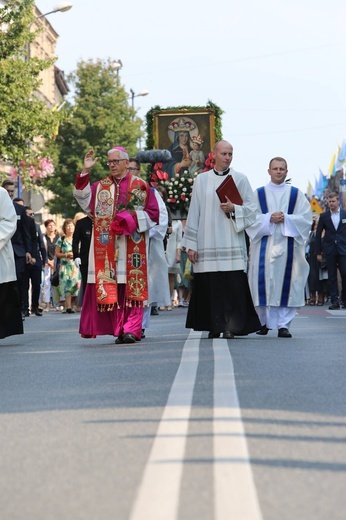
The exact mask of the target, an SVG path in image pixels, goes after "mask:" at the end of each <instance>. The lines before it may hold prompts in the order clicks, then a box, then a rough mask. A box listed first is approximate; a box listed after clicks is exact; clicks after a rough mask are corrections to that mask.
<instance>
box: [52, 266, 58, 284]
mask: <svg viewBox="0 0 346 520" xmlns="http://www.w3.org/2000/svg"><path fill="white" fill-rule="evenodd" d="M50 283H51V285H52V286H53V287H58V285H59V269H56V270H55V271H54V273H53V274H52V278H51V279H50Z"/></svg>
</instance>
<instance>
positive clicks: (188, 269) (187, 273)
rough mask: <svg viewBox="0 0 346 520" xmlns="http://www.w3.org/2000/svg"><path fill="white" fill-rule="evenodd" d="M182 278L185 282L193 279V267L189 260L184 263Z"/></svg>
mask: <svg viewBox="0 0 346 520" xmlns="http://www.w3.org/2000/svg"><path fill="white" fill-rule="evenodd" d="M184 278H185V279H186V280H191V279H192V278H193V267H192V263H191V262H190V260H189V259H187V260H186V263H185V269H184Z"/></svg>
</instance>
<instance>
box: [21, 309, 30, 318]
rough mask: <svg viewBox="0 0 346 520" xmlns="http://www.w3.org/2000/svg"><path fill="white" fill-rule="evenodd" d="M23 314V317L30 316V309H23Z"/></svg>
mask: <svg viewBox="0 0 346 520" xmlns="http://www.w3.org/2000/svg"><path fill="white" fill-rule="evenodd" d="M22 316H23V318H29V316H30V311H29V309H28V310H26V311H23V312H22Z"/></svg>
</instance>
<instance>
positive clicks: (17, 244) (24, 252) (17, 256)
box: [2, 180, 32, 319]
mask: <svg viewBox="0 0 346 520" xmlns="http://www.w3.org/2000/svg"><path fill="white" fill-rule="evenodd" d="M2 187H3V188H5V190H7V192H8V194H9V196H10V198H11V200H12V202H13V205H14V209H15V211H16V213H17V231H16V232H15V234H14V235H13V237H12V238H11V242H12V247H13V251H14V261H15V264H16V275H17V281H18V289H19V294H20V295H22V294H23V281H24V275H25V266H26V264H29V263H30V262H31V258H32V249H31V237H30V230H29V217H27V215H26V211H25V208H24V206H21V205H20V204H18V203H17V202H14V201H13V198H14V192H15V186H14V182H13V181H11V180H6V181H4V182H3V183H2ZM23 319H24V316H23Z"/></svg>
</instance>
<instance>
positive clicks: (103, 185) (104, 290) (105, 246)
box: [94, 174, 150, 311]
mask: <svg viewBox="0 0 346 520" xmlns="http://www.w3.org/2000/svg"><path fill="white" fill-rule="evenodd" d="M127 181H128V184H127V186H128V188H130V189H128V190H127V191H128V193H127V204H130V202H131V199H132V198H133V196H134V195H136V199H137V200H138V196H139V198H140V199H141V200H142V202H143V206H144V205H145V202H146V200H147V199H148V195H149V189H150V188H149V186H148V184H147V183H146V182H145V181H143V180H142V179H140V178H138V177H133V176H132V175H131V174H128V178H127ZM119 194H120V183H117V182H114V181H113V179H112V177H107V178H105V179H102V180H101V181H100V182H99V184H98V186H97V189H96V200H95V211H94V260H95V283H96V303H97V307H98V310H99V311H111V310H113V308H114V305H117V306H118V307H119V305H118V291H117V279H116V261H117V252H118V249H117V244H116V241H117V237H116V236H115V235H113V234H112V233H110V225H111V223H112V221H113V219H114V216H115V215H116V212H117V205H118V200H119ZM126 241H127V257H126V305H127V306H129V307H132V306H140V305H143V302H144V301H146V300H147V299H148V265H147V258H146V239H145V233H139V232H137V231H135V232H134V233H132V235H129V236H127V237H126Z"/></svg>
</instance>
